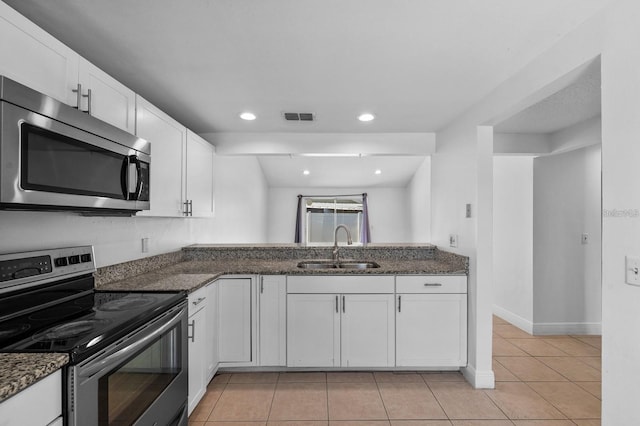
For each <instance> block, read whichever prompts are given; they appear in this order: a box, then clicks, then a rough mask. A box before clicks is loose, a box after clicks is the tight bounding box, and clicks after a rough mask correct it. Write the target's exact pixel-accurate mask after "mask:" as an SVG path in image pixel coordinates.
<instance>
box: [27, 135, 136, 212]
mask: <svg viewBox="0 0 640 426" xmlns="http://www.w3.org/2000/svg"><path fill="white" fill-rule="evenodd" d="M21 138H22V142H21V150H22V152H21V175H20V186H21V187H22V188H23V189H31V190H37V191H47V192H57V193H63V194H78V195H91V196H102V197H109V198H115V199H120V200H122V199H125V196H124V193H123V190H122V183H121V173H122V165H123V161H124V158H125V156H124V155H121V154H117V153H114V152H111V151H108V150H106V149H103V148H100V147H97V146H95V145H91V144H89V143H85V142H82V141H79V140H76V139H72V138H69V137H67V136H63V135H60V134H58V133H54V132H52V131H50V130H46V129H42V128H40V127H36V126H33V125H31V124H27V123H22V125H21Z"/></svg>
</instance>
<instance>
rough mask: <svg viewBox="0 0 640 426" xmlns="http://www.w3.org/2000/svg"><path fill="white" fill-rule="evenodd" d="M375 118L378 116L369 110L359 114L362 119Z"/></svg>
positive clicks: (369, 119)
mask: <svg viewBox="0 0 640 426" xmlns="http://www.w3.org/2000/svg"><path fill="white" fill-rule="evenodd" d="M374 118H376V117H375V116H374V115H373V114H371V113H369V112H365V113H364V114H360V115H359V116H358V120H360V121H371V120H373V119H374Z"/></svg>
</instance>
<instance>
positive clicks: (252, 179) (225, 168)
mask: <svg viewBox="0 0 640 426" xmlns="http://www.w3.org/2000/svg"><path fill="white" fill-rule="evenodd" d="M214 173H215V175H214V177H215V197H216V217H215V223H214V228H213V235H212V236H211V237H212V238H211V239H210V240H209V241H207V242H210V243H264V242H267V211H266V206H267V203H268V201H267V194H268V188H267V182H266V180H265V178H264V174H263V173H262V168H261V167H260V163H259V162H258V159H257V158H256V157H254V156H237V157H234V156H223V155H217V156H216V157H215V160H214Z"/></svg>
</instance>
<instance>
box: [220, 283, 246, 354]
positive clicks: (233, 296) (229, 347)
mask: <svg viewBox="0 0 640 426" xmlns="http://www.w3.org/2000/svg"><path fill="white" fill-rule="evenodd" d="M217 284H218V317H219V318H220V329H219V330H220V334H219V345H220V346H219V351H220V352H219V353H220V362H231V363H237V362H251V360H252V357H251V354H252V347H251V338H252V336H251V329H252V327H251V278H224V279H221V280H218V281H217Z"/></svg>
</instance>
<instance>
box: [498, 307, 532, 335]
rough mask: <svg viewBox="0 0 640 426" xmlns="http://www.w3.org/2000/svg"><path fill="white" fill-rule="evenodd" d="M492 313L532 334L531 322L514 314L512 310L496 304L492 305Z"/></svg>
mask: <svg viewBox="0 0 640 426" xmlns="http://www.w3.org/2000/svg"><path fill="white" fill-rule="evenodd" d="M493 313H494V315H496V316H497V317H500V318H502V319H503V320H505V321H507V322H508V323H510V324H513V325H515V326H516V327H518V328H519V329H521V330H523V331H526V332H527V333H529V334H534V333H533V322H531V321H529V320H528V319H526V318H522V317H521V316H520V315H516V314H514V313H513V312H511V311H508V310H506V309H505V308H503V307H500V306H498V305H493Z"/></svg>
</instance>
